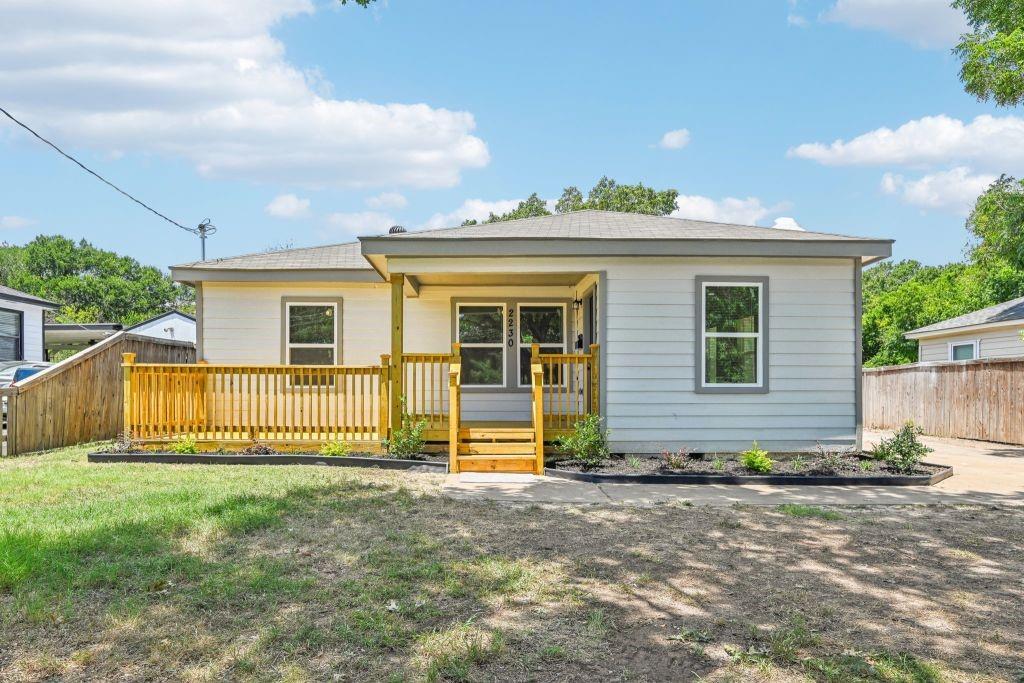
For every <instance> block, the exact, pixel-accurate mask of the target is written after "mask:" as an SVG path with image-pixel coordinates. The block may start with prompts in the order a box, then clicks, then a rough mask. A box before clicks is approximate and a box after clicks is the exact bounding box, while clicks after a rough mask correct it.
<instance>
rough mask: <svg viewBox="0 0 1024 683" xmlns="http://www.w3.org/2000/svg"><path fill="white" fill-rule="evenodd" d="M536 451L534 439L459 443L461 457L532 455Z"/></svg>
mask: <svg viewBox="0 0 1024 683" xmlns="http://www.w3.org/2000/svg"><path fill="white" fill-rule="evenodd" d="M535 452H536V446H535V445H534V442H533V441H522V442H513V443H480V442H476V441H474V442H470V443H465V442H461V443H459V453H458V455H459V456H460V457H461V456H463V455H486V456H492V455H516V456H530V455H533V454H534V453H535Z"/></svg>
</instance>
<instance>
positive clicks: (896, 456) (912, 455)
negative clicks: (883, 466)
mask: <svg viewBox="0 0 1024 683" xmlns="http://www.w3.org/2000/svg"><path fill="white" fill-rule="evenodd" d="M920 434H921V429H920V427H917V426H916V425H915V424H914V423H913V422H907V423H906V424H904V425H903V426H902V427H900V428H899V430H898V431H897V432H896V433H895V434H893V435H892V436H891V437H889V438H888V439H882V440H881V441H879V442H878V445H877V446H875V447H874V449H873V450H872V451H871V454H872V455H874V456H875V458H877V459H878V460H884V461H885V462H887V463H888V464H889V467H891V468H892V469H894V470H896V471H897V472H899V473H900V474H911V473H913V472H914V470H916V469H917V465H918V463H920V462H921V458H923V457H924V456H925V455H927V454H928V453H931V452H932V449H931V448H928V447H927V446H925V445H924V444H923V443H921V442H920V441H919V440H918V438H917V437H918V436H919V435H920Z"/></svg>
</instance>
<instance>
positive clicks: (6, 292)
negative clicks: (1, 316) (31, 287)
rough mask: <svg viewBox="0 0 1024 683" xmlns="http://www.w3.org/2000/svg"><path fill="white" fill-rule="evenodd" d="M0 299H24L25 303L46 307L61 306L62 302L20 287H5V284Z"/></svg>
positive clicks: (1, 289) (0, 288)
mask: <svg viewBox="0 0 1024 683" xmlns="http://www.w3.org/2000/svg"><path fill="white" fill-rule="evenodd" d="M0 299H7V300H9V301H22V302H24V303H29V304H36V305H37V306H43V307H44V308H60V304H58V303H55V302H53V301H50V300H49V299H43V298H42V297H38V296H33V295H32V294H28V293H27V292H23V291H21V290H20V289H14V288H13V287H4V286H3V285H0Z"/></svg>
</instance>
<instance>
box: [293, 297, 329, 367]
mask: <svg viewBox="0 0 1024 683" xmlns="http://www.w3.org/2000/svg"><path fill="white" fill-rule="evenodd" d="M343 302H344V299H342V298H341V297H333V296H283V297H281V365H288V304H305V303H309V304H318V303H326V304H334V305H335V306H337V310H338V315H337V316H335V321H334V343H335V354H334V364H335V365H343V364H344V363H343V362H342V360H343V359H342V356H343V355H344V349H345V336H344V330H345V325H344V319H345V309H344V306H343V305H342V304H343Z"/></svg>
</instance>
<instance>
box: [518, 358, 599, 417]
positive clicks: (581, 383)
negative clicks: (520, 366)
mask: <svg viewBox="0 0 1024 683" xmlns="http://www.w3.org/2000/svg"><path fill="white" fill-rule="evenodd" d="M600 350H601V349H600V346H599V345H598V344H591V345H590V349H589V351H588V352H587V353H550V354H548V353H540V347H539V345H537V344H534V345H533V346H532V348H531V351H532V359H531V364H534V365H540V366H541V371H542V373H543V391H542V395H541V397H540V399H539V402H540V404H541V405H542V406H543V410H544V426H545V427H546V428H547V429H554V430H564V429H572V428H573V426H574V425H575V424H576V422H577V421H579V419H580V418H582V417H584V416H586V415H590V414H597V413H600V412H601V408H600V405H601V397H600V386H601V383H600V381H599V380H600V370H599V367H598V366H599V363H600ZM537 400H538V399H535V402H536V401H537Z"/></svg>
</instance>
